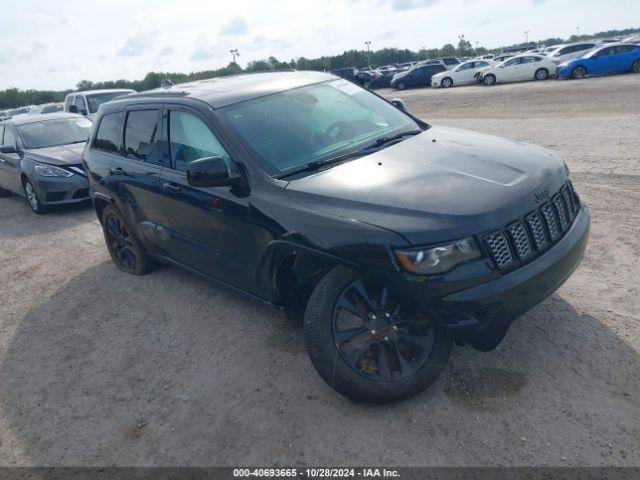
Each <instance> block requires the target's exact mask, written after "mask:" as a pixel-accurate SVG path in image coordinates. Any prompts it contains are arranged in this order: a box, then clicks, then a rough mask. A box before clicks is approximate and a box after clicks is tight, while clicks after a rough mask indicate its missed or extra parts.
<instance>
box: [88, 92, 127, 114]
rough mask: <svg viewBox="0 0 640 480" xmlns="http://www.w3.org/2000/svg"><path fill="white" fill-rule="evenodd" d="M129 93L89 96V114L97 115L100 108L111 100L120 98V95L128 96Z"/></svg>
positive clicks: (106, 93)
mask: <svg viewBox="0 0 640 480" xmlns="http://www.w3.org/2000/svg"><path fill="white" fill-rule="evenodd" d="M128 93H131V92H128V91H125V92H105V93H94V94H93V95H87V103H88V104H89V113H96V112H97V111H98V107H99V106H100V105H102V104H103V103H105V102H108V101H109V100H111V99H113V98H115V97H119V96H120V95H127V94H128Z"/></svg>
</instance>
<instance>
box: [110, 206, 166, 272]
mask: <svg viewBox="0 0 640 480" xmlns="http://www.w3.org/2000/svg"><path fill="white" fill-rule="evenodd" d="M102 231H103V233H104V239H105V241H106V243H107V248H108V250H109V254H110V255H111V259H112V260H113V263H115V264H116V266H117V267H118V268H119V269H120V270H123V271H125V272H127V273H132V274H134V275H144V274H145V273H148V272H150V271H151V270H153V267H154V266H155V265H154V262H153V260H152V259H151V258H150V257H149V256H148V255H147V252H146V251H145V249H144V247H143V245H142V243H140V240H138V238H137V237H136V236H135V234H134V233H133V231H132V230H131V228H130V227H129V226H128V225H127V223H126V222H125V220H124V217H123V216H122V214H121V213H120V212H119V211H118V210H117V209H116V208H115V207H114V206H113V205H107V206H106V207H105V208H104V210H103V212H102Z"/></svg>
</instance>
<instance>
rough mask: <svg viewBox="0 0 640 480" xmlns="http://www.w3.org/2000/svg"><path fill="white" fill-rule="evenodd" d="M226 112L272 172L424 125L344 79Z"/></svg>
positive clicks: (257, 100)
mask: <svg viewBox="0 0 640 480" xmlns="http://www.w3.org/2000/svg"><path fill="white" fill-rule="evenodd" d="M222 112H223V114H224V115H225V116H226V120H227V121H228V123H229V124H230V125H231V127H232V128H233V129H234V130H235V131H236V132H237V133H238V134H239V135H240V137H241V138H242V140H244V142H245V143H246V144H247V145H248V146H249V147H250V148H251V150H252V151H253V152H254V154H255V155H256V157H257V158H258V161H260V163H261V164H262V167H263V168H264V169H265V170H266V171H267V172H268V173H269V174H280V173H283V172H286V171H288V170H292V169H295V168H298V167H301V166H303V165H306V164H307V163H309V162H313V161H320V160H325V159H329V158H334V157H337V156H340V155H344V154H346V153H350V152H352V151H355V150H357V149H359V148H362V147H364V146H366V145H368V144H370V143H371V142H372V141H374V140H376V139H379V138H381V137H385V136H391V135H395V134H398V133H401V132H405V131H410V130H416V129H420V126H419V125H418V124H417V123H416V122H415V121H414V120H412V119H411V117H409V116H408V115H406V114H404V113H403V112H401V111H400V110H398V109H397V108H396V107H394V106H393V105H391V104H389V103H387V102H385V101H383V100H381V99H380V98H378V97H377V96H375V95H373V94H372V93H370V92H368V91H367V90H364V89H362V88H360V87H358V86H357V85H354V84H353V83H351V82H347V81H346V80H335V81H331V82H328V83H321V84H316V85H310V86H307V87H302V88H297V89H294V90H288V91H285V92H281V93H277V94H274V95H268V96H265V97H262V98H257V99H255V100H250V101H247V102H241V103H237V104H234V105H230V106H228V107H225V108H224V109H222Z"/></svg>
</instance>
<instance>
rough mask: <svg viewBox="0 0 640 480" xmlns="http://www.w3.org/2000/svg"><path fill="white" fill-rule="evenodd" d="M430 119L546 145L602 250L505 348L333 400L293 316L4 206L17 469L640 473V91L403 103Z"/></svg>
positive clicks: (91, 234) (620, 88)
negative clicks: (410, 387)
mask: <svg viewBox="0 0 640 480" xmlns="http://www.w3.org/2000/svg"><path fill="white" fill-rule="evenodd" d="M382 93H383V94H385V95H387V96H389V97H402V98H404V99H405V101H406V103H407V106H408V109H409V110H410V111H411V112H413V113H415V114H416V115H418V116H420V117H422V118H424V119H426V120H427V121H430V122H432V123H438V124H445V125H450V126H456V127H461V128H469V129H473V130H478V131H481V132H486V133H491V134H497V135H501V136H505V137H510V138H516V139H522V140H526V141H531V142H534V143H538V144H542V145H545V146H548V147H551V148H554V149H555V150H557V151H558V152H559V153H560V154H561V155H562V157H563V158H564V159H565V160H566V161H567V163H568V164H569V167H570V168H571V172H572V177H573V181H574V184H575V186H576V189H577V190H578V192H579V193H580V194H581V196H582V198H583V200H584V201H586V203H587V204H588V205H589V206H590V208H591V213H592V217H593V218H592V233H591V240H590V244H589V247H588V251H587V255H586V257H585V259H584V260H583V262H582V264H581V266H580V267H579V269H578V270H577V271H576V272H575V274H574V275H573V276H572V277H571V278H570V279H569V281H568V282H567V283H566V284H565V285H564V286H563V287H562V288H561V289H560V290H559V291H558V292H557V293H556V294H554V295H553V296H551V297H550V298H549V299H548V300H546V301H545V302H543V303H542V304H540V305H539V306H538V307H536V308H535V309H533V310H532V311H531V312H529V313H528V314H526V315H524V316H522V317H521V318H520V319H519V320H518V321H517V322H516V323H515V324H514V326H513V327H512V329H511V330H510V332H509V334H508V335H507V337H506V339H505V341H504V342H503V343H502V345H501V346H500V347H499V348H498V349H497V350H495V351H493V352H490V353H481V352H477V351H474V350H472V349H470V348H468V347H462V348H460V347H457V348H455V349H454V351H453V353H452V356H451V362H450V365H449V367H448V368H447V369H446V370H445V372H444V373H443V375H442V377H441V378H440V379H439V380H438V381H437V383H436V384H435V385H434V386H433V387H432V388H431V389H430V390H428V391H427V392H424V393H423V394H421V395H419V396H417V397H414V398H412V399H409V400H407V401H403V402H401V403H398V404H393V405H387V406H367V405H360V404H355V403H353V402H351V401H349V400H347V399H345V398H343V397H341V396H339V395H338V394H335V393H334V392H333V391H332V390H330V389H329V388H328V387H327V386H326V385H325V384H324V383H323V382H322V380H321V379H320V378H319V377H318V375H317V374H316V373H315V371H314V370H313V368H312V366H311V363H310V362H309V360H308V358H307V355H306V353H305V351H304V346H303V342H302V331H301V327H300V325H296V324H294V323H291V322H289V321H287V320H285V319H284V317H282V316H281V315H280V314H279V313H278V312H276V311H272V310H270V309H269V308H267V307H264V306H262V305H260V304H257V303H255V302H253V301H251V300H247V299H245V298H243V297H242V296H240V295H238V294H235V293H232V292H229V291H228V290H225V289H224V288H222V287H218V286H215V285H212V284H210V283H208V282H207V281H205V280H202V279H200V278H197V277H195V276H193V275H190V274H188V273H185V272H183V271H180V270H178V269H175V268H169V267H165V268H162V269H160V270H158V271H156V272H154V273H153V274H150V275H147V276H144V277H133V276H128V275H125V274H123V273H121V272H120V271H118V270H116V268H115V267H114V266H113V265H112V263H111V262H110V260H109V258H108V255H107V251H106V248H105V246H104V241H103V238H102V236H101V231H100V228H99V225H98V222H97V221H96V219H95V215H94V214H93V211H92V210H91V209H90V208H88V207H75V208H68V209H64V210H59V211H56V212H53V213H51V214H49V215H46V216H36V215H33V214H31V212H30V211H29V208H28V206H27V203H26V201H25V200H23V199H19V198H16V197H12V198H8V199H4V198H3V199H0V279H1V280H0V284H1V287H0V464H2V465H48V466H50V465H99V466H108V465H226V466H232V465H238V464H254V465H262V466H272V465H283V464H298V465H302V464H312V465H341V464H351V465H371V464H375V465H389V466H391V465H416V466H417V465H439V466H444V465H454V466H460V465H562V466H566V465H640V448H639V445H640V240H639V238H640V159H639V152H640V109H639V108H638V107H639V106H640V76H638V75H635V76H633V75H623V76H616V77H609V78H600V79H589V80H584V81H575V82H573V81H571V82H557V81H547V82H541V83H527V84H514V85H507V86H496V87H493V88H489V87H481V86H478V87H476V86H473V87H459V88H453V89H450V90H430V89H419V90H410V91H406V92H402V93H395V92H390V91H384V92H382Z"/></svg>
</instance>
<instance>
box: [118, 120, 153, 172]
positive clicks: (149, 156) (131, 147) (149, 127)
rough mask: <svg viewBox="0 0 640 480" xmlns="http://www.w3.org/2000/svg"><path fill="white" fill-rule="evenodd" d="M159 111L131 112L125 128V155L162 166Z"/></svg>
mask: <svg viewBox="0 0 640 480" xmlns="http://www.w3.org/2000/svg"><path fill="white" fill-rule="evenodd" d="M159 131H160V130H159V129H158V110H131V111H130V112H129V113H128V114H127V123H126V125H125V127H124V155H125V157H127V158H133V159H135V160H140V161H142V162H148V163H154V164H157V165H159V164H161V163H162V155H161V152H160V141H159V138H158V133H159Z"/></svg>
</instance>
